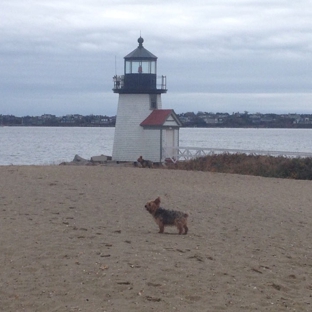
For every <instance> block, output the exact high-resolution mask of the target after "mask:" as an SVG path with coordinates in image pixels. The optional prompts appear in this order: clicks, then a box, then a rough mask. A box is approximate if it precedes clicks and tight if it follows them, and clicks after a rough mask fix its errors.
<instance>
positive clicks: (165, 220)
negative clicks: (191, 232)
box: [145, 197, 188, 235]
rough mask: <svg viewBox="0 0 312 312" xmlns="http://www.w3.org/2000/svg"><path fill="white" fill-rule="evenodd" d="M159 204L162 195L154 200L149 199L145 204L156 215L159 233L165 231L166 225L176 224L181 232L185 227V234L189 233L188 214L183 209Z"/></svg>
mask: <svg viewBox="0 0 312 312" xmlns="http://www.w3.org/2000/svg"><path fill="white" fill-rule="evenodd" d="M159 204H160V197H157V198H156V199H155V200H154V201H149V202H147V203H146V205H145V208H146V210H147V211H148V212H149V213H150V214H151V215H152V216H153V217H154V219H155V222H156V223H157V224H158V226H159V233H164V229H165V226H167V225H175V226H176V227H177V228H178V230H179V234H182V233H183V229H184V235H185V234H187V231H188V227H187V217H188V214H187V213H184V212H181V211H175V210H167V209H163V208H161V207H159Z"/></svg>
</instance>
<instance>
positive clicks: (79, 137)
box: [0, 127, 312, 165]
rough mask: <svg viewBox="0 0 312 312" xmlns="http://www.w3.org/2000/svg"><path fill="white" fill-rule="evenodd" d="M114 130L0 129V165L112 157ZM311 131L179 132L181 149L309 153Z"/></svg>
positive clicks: (81, 128)
mask: <svg viewBox="0 0 312 312" xmlns="http://www.w3.org/2000/svg"><path fill="white" fill-rule="evenodd" d="M113 140H114V128H105V127H104V128H91V127H86V128H84V127H70V128H69V127H0V165H53V164H59V163H61V162H63V161H71V160H73V158H74V156H75V155H76V154H78V155H79V156H81V157H83V158H86V159H90V158H91V157H92V156H98V155H102V154H103V155H112V148H113ZM311 142H312V129H253V128H252V129H233V128H222V129H217V128H181V129H180V146H181V147H201V148H215V149H236V150H263V151H288V152H307V153H312V144H311Z"/></svg>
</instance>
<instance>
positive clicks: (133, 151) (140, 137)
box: [112, 94, 162, 162]
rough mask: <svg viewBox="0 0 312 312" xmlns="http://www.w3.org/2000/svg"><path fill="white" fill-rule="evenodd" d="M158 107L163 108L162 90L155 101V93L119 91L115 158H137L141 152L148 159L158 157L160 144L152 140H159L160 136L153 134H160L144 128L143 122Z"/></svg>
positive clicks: (113, 157) (114, 148)
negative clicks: (126, 92) (123, 92)
mask: <svg viewBox="0 0 312 312" xmlns="http://www.w3.org/2000/svg"><path fill="white" fill-rule="evenodd" d="M151 99H152V100H151ZM155 104H156V106H155ZM156 108H157V109H161V108H162V105H161V95H160V94H157V95H156V101H155V95H152V96H151V95H150V94H119V100H118V109H117V119H116V126H115V135H114V145H113V155H112V159H113V160H114V161H136V160H137V158H138V157H139V156H141V155H142V156H143V158H145V159H149V160H151V161H154V162H158V161H159V155H160V152H159V146H155V147H154V146H153V144H151V142H153V141H154V142H158V141H159V138H153V136H155V135H158V134H157V133H155V132H151V131H145V130H144V129H143V127H141V126H140V123H141V122H142V121H143V120H144V119H145V118H147V116H149V115H150V114H151V112H152V111H153V109H156ZM156 145H157V144H156ZM153 148H155V150H153Z"/></svg>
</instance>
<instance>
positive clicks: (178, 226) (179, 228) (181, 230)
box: [177, 224, 183, 235]
mask: <svg viewBox="0 0 312 312" xmlns="http://www.w3.org/2000/svg"><path fill="white" fill-rule="evenodd" d="M177 228H178V230H179V235H181V234H182V232H183V225H182V224H178V225H177Z"/></svg>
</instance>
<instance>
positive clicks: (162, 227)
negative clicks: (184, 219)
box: [158, 223, 165, 233]
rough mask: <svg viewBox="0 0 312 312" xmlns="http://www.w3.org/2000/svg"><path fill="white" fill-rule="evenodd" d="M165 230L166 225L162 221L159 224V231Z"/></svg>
mask: <svg viewBox="0 0 312 312" xmlns="http://www.w3.org/2000/svg"><path fill="white" fill-rule="evenodd" d="M164 230H165V226H164V225H163V224H162V223H160V224H159V232H158V233H164Z"/></svg>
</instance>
